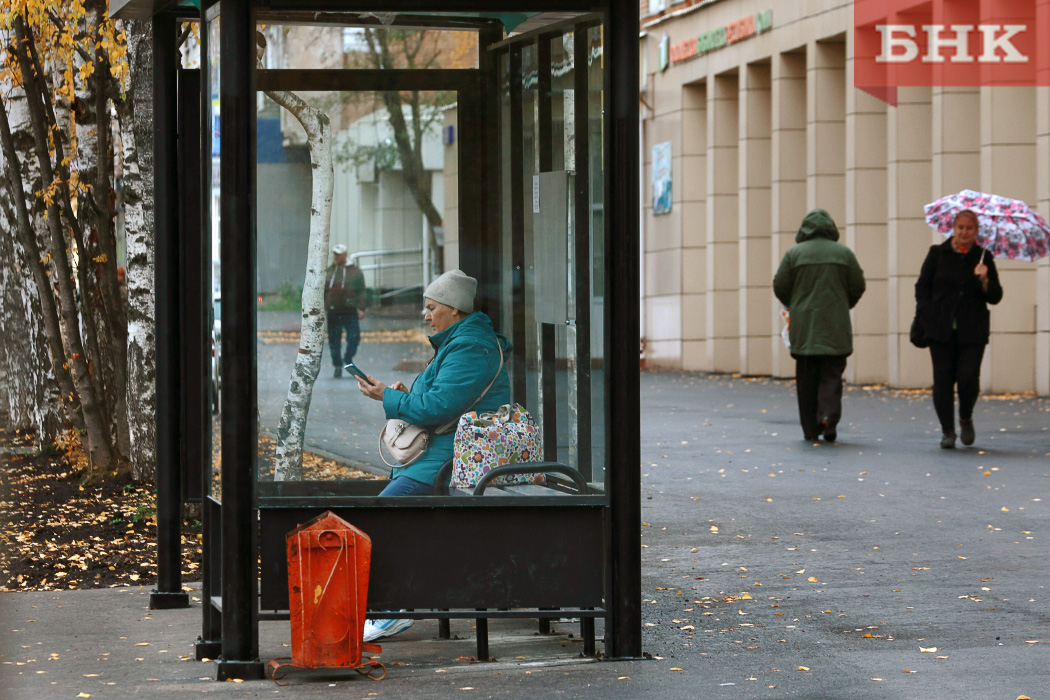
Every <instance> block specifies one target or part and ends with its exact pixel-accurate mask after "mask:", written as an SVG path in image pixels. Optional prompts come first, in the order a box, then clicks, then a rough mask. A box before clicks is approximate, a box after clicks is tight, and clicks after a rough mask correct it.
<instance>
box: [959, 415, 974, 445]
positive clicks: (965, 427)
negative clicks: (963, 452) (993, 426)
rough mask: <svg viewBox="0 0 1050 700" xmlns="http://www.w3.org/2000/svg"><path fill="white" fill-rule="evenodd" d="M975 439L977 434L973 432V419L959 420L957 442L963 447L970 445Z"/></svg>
mask: <svg viewBox="0 0 1050 700" xmlns="http://www.w3.org/2000/svg"><path fill="white" fill-rule="evenodd" d="M976 438H977V434H976V433H975V432H974V431H973V418H970V419H969V420H965V419H962V418H960V419H959V441H960V442H962V444H964V445H972V444H973V441H974V440H975V439H976Z"/></svg>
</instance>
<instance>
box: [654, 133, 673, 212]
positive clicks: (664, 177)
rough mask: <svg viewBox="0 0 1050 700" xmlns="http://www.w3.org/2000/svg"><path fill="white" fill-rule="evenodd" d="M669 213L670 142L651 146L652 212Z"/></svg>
mask: <svg viewBox="0 0 1050 700" xmlns="http://www.w3.org/2000/svg"><path fill="white" fill-rule="evenodd" d="M670 213H671V142H670V141H665V142H664V143H658V144H656V145H655V146H653V214H655V215H657V216H659V215H660V214H670Z"/></svg>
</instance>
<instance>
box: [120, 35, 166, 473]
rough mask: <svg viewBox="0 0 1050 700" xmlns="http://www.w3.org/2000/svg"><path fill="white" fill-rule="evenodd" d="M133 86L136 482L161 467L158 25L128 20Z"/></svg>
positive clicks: (129, 190) (130, 264) (131, 300)
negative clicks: (156, 265)
mask: <svg viewBox="0 0 1050 700" xmlns="http://www.w3.org/2000/svg"><path fill="white" fill-rule="evenodd" d="M125 29H126V33H127V36H128V44H129V46H128V55H129V60H130V63H131V89H130V91H129V93H130V94H129V95H128V98H127V100H126V101H125V103H124V104H125V105H126V108H125V109H121V110H120V111H119V112H118V116H119V121H120V134H121V152H122V154H123V162H124V228H125V232H126V233H125V237H126V241H125V245H126V247H127V268H126V271H125V278H124V279H125V281H126V284H127V288H128V309H127V314H128V333H127V362H128V380H127V411H128V427H129V429H130V433H131V444H133V445H134V446H135V449H134V450H133V451H132V454H131V455H130V457H131V474H132V478H133V479H134V480H135V481H139V482H141V481H145V480H148V479H151V478H152V477H153V474H154V471H155V469H156V453H157V447H156V436H157V426H156V417H155V406H156V397H157V384H156V371H157V348H156V335H155V330H154V311H155V305H154V292H153V262H154V241H153V234H154V227H153V57H152V50H153V29H152V25H151V24H150V22H148V21H144V22H137V21H135V22H128V23H126V25H125Z"/></svg>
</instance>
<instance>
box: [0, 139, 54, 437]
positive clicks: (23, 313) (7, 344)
mask: <svg viewBox="0 0 1050 700" xmlns="http://www.w3.org/2000/svg"><path fill="white" fill-rule="evenodd" d="M3 163H4V160H3V155H2V154H0V165H2V164H3ZM0 172H3V168H0ZM6 180H7V178H6V177H3V176H0V182H3V184H2V185H0V307H2V308H3V313H2V314H0V414H4V415H3V417H4V420H3V421H0V425H2V426H3V427H4V429H5V430H33V431H35V432H36V434H37V444H38V445H39V446H43V445H47V444H50V443H51V442H53V441H54V439H55V437H56V436H57V432H58V426H59V425H60V424H61V422H62V421H61V419H60V412H61V407H60V399H59V396H58V394H59V392H58V387H57V385H56V384H55V381H54V379H53V378H52V376H51V361H50V357H49V353H48V350H47V337H46V335H45V333H44V328H43V321H42V319H41V314H40V299H39V296H38V295H37V288H36V284H35V282H34V280H33V273H32V271H31V270H30V269H29V267H28V265H29V260H28V256H27V254H26V252H25V250H24V249H23V248H22V246H21V245H20V244H19V243H18V239H17V238H16V237H15V236H14V235H13V232H14V227H15V226H17V223H16V222H15V221H14V220H13V219H14V215H13V211H14V205H13V203H12V202H11V201H10V196H9V194H8V189H7V183H6ZM9 232H10V233H9Z"/></svg>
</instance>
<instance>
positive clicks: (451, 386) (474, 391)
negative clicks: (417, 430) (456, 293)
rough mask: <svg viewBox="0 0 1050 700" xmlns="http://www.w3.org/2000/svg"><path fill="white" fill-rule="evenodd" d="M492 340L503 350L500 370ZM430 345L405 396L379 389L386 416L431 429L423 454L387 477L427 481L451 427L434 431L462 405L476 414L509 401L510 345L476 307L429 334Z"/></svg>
mask: <svg viewBox="0 0 1050 700" xmlns="http://www.w3.org/2000/svg"><path fill="white" fill-rule="evenodd" d="M497 343H498V344H499V347H502V348H503V357H504V362H503V367H502V368H500V353H499V347H497ZM430 344H431V345H432V346H434V358H433V359H432V360H431V361H430V364H429V365H427V368H426V369H425V370H423V372H422V373H421V374H420V375H419V376H418V377H416V380H415V381H414V382H412V389H411V390H410V391H409V392H408V393H407V394H406V393H404V392H403V391H397V390H396V389H390V388H389V387H388V388H387V389H386V390H385V391H384V392H383V410H384V411H385V412H386V417H387V419H390V418H400V419H401V420H404V421H406V422H408V423H411V424H412V425H418V426H420V427H422V428H427V429H428V430H430V433H431V436H430V446H429V447H428V448H427V451H426V453H425V454H424V455H423V456H422V457H420V458H419V460H417V461H416V462H414V463H412V464H410V465H409V466H407V467H398V468H395V469H394V470H393V473H392V474H391V475H390V476H391V478H395V477H398V476H407V477H409V478H411V479H415V480H416V481H419V482H422V483H424V484H431V485H433V484H434V478H435V477H436V476H437V473H438V470H439V469H441V465H442V464H444V463H445V462H446V461H447V460H449V459H451V458H452V442H453V439H454V437H455V426H453V428H452V429H451V432H448V433H446V434H444V435H435V434H434V429H435V428H438V427H440V426H442V425H445V424H446V423H448V422H449V421H451V420H455V419H458V418H459V416H461V415H463V414H464V413H466V412H467V410H468V409H469V410H472V411H477V412H479V413H481V412H483V411H495V410H496V409H497V408H499V407H500V406H502V405H503V404H506V403H510V379H509V377H508V374H507V364H508V362H509V360H510V351H511V344H510V342H509V341H508V340H507V339H506V338H505V337H503V336H502V335H500V334H498V333H496V331H495V330H494V329H493V328H492V321H490V320H489V317H488V316H486V315H485V314H483V313H481V312H480V311H476V312H474V313H472V314H469V315H467V316H466V317H464V318H463V319H461V320H460V321H457V322H456V323H454V324H452V325H451V326H449V327H448V328H446V329H445V330H443V331H441V332H440V333H435V334H434V335H432V336H431V337H430ZM497 369H499V376H498V377H497V378H496V381H495V382H494V383H493V384H492V388H490V389H489V390H488V393H486V394H485V396H484V398H482V399H481V401H480V402H478V403H477V405H475V406H474V408H470V406H471V404H473V403H474V401H475V400H476V399H477V398H478V396H480V395H481V392H482V391H484V390H485V387H486V386H488V384H489V382H490V381H492V378H493V377H494V376H496V370H497Z"/></svg>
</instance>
